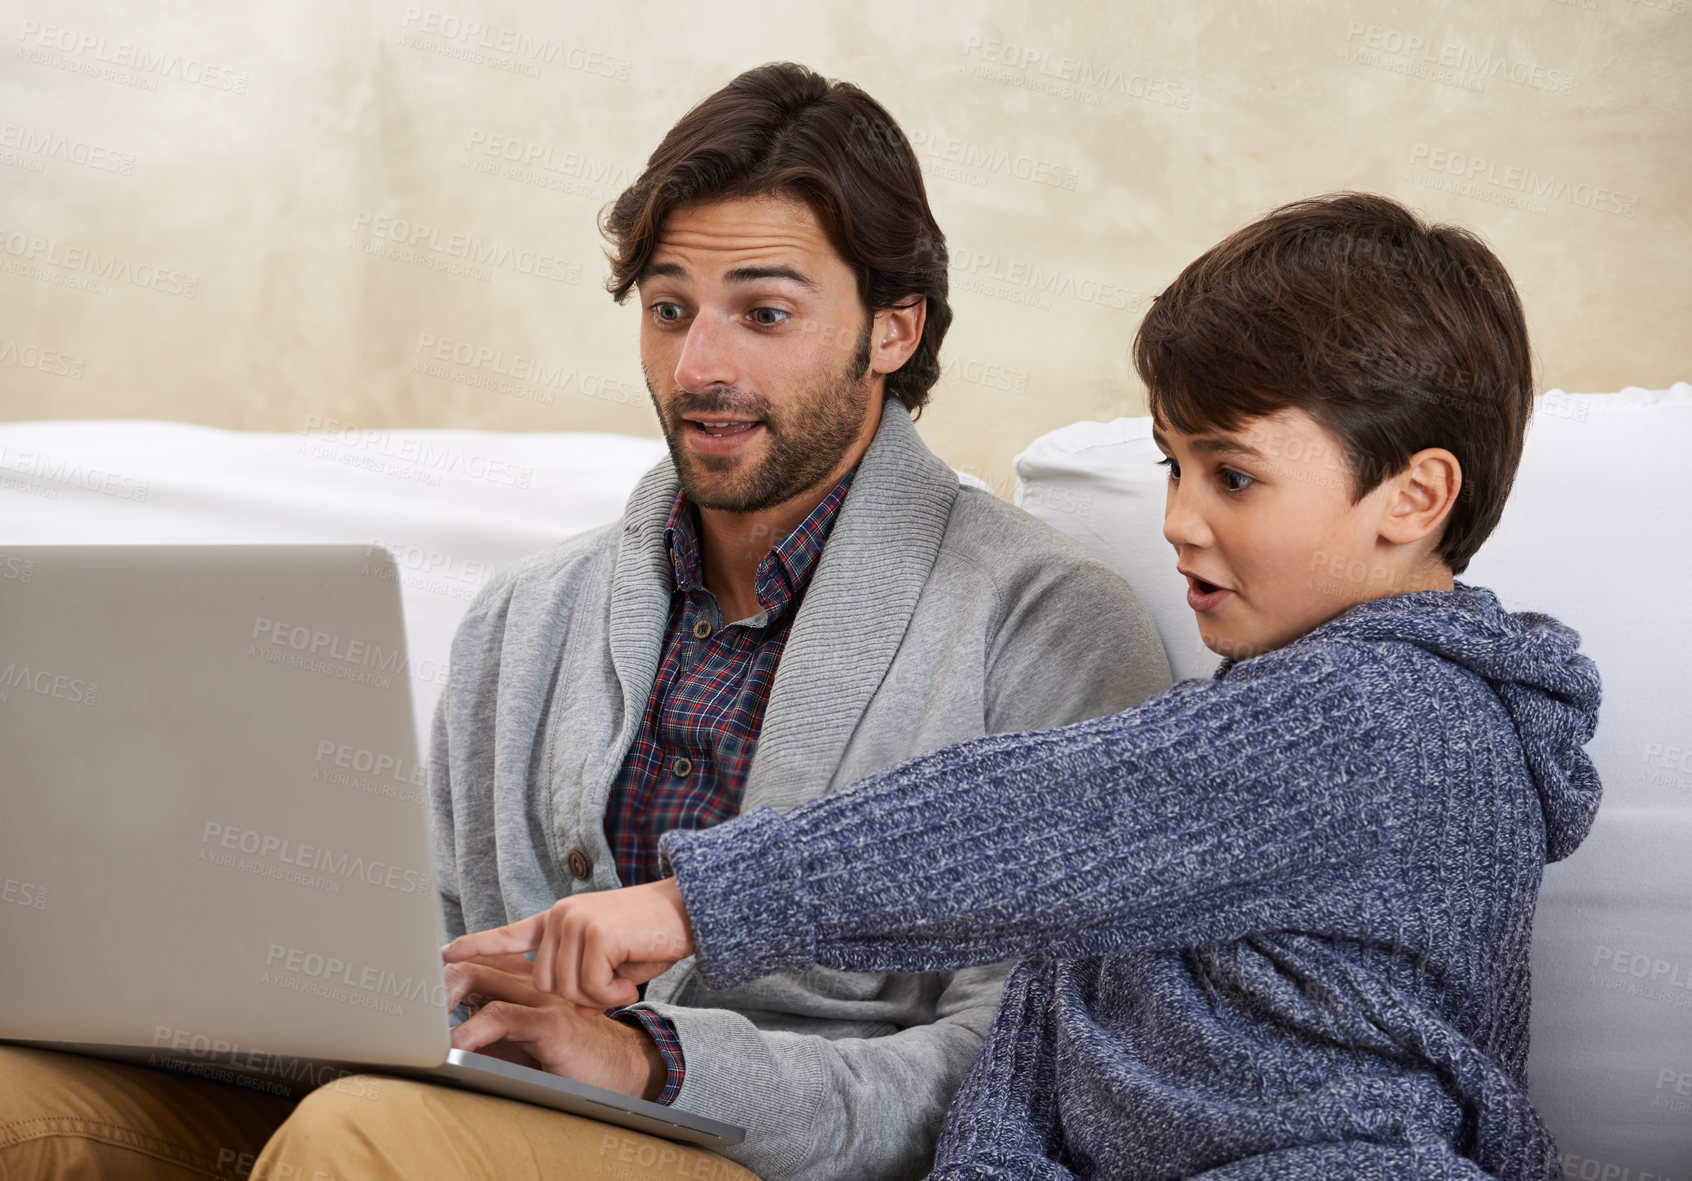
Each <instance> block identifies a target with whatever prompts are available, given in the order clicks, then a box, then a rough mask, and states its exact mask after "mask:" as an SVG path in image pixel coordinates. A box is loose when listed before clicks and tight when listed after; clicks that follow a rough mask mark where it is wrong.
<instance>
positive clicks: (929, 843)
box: [663, 649, 1412, 987]
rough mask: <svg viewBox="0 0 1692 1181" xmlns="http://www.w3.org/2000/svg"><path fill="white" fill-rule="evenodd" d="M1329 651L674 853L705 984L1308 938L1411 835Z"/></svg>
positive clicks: (921, 764)
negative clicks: (1281, 934)
mask: <svg viewBox="0 0 1692 1181" xmlns="http://www.w3.org/2000/svg"><path fill="white" fill-rule="evenodd" d="M1330 651H1331V650H1327V649H1317V650H1313V651H1307V652H1304V653H1285V652H1283V653H1278V654H1273V655H1272V656H1270V657H1266V658H1263V659H1262V662H1261V665H1260V667H1259V668H1256V669H1248V668H1247V667H1245V666H1242V667H1239V668H1237V669H1236V670H1235V673H1234V675H1232V676H1230V678H1229V679H1227V680H1222V681H1215V682H1197V681H1189V682H1184V683H1182V684H1180V685H1177V686H1176V687H1175V688H1174V689H1172V690H1170V691H1169V692H1168V693H1165V694H1162V695H1160V696H1158V697H1155V698H1152V699H1150V700H1148V701H1146V702H1144V703H1142V704H1141V705H1139V706H1137V707H1135V708H1133V709H1130V710H1127V711H1125V712H1123V713H1119V714H1113V715H1110V716H1108V717H1103V718H1097V719H1094V720H1092V721H1088V722H1082V723H1079V724H1077V725H1072V726H1066V727H1063V728H1060V729H1055V730H1044V731H1034V732H1029V733H1021V734H1002V735H992V736H989V737H986V738H980V739H974V740H971V741H969V742H963V743H959V744H957V745H954V746H950V747H946V748H943V749H941V750H938V751H935V752H933V753H931V754H928V755H924V756H922V757H920V758H917V759H913V760H911V761H909V762H907V763H903V764H901V765H899V766H897V767H893V768H890V769H889V770H887V771H885V772H882V773H880V774H877V775H875V776H871V777H870V778H869V779H866V780H864V781H863V782H862V783H861V784H859V785H857V786H856V787H855V788H854V789H852V790H849V791H844V792H840V793H838V794H836V795H832V796H828V797H825V798H824V799H821V800H817V801H814V802H812V803H809V804H806V805H804V806H802V807H799V808H796V809H794V810H793V811H791V812H788V813H786V814H785V815H778V814H776V813H775V812H772V811H769V810H765V809H759V810H758V811H755V812H751V813H748V814H746V815H744V816H742V817H740V818H738V819H736V820H733V821H729V822H727V823H724V824H721V825H718V826H717V827H715V828H711V829H707V830H704V831H700V832H685V833H684V832H672V833H670V834H668V835H667V836H665V837H664V838H663V847H664V850H665V853H666V855H667V857H668V858H669V861H670V863H671V864H672V865H673V867H674V869H675V871H676V875H677V879H678V883H679V885H680V888H681V892H682V896H683V899H684V901H685V903H686V905H687V909H688V913H689V915H690V917H691V919H692V923H693V930H694V938H695V943H696V945H697V948H698V964H699V969H700V972H701V975H702V977H703V978H704V979H705V980H706V981H707V982H708V983H710V984H712V985H713V986H715V987H726V986H729V985H732V984H734V983H738V982H741V981H745V980H749V979H754V978H757V977H759V976H763V975H768V974H770V973H773V972H797V971H804V970H806V969H808V968H809V967H811V966H812V965H813V964H821V965H824V966H828V967H835V968H842V969H846V970H851V971H883V972H911V971H923V970H933V969H941V968H954V967H962V966H965V965H969V964H979V963H990V962H993V961H997V960H1002V959H1007V958H1011V957H1025V956H1031V955H1043V954H1055V955H1064V956H1090V955H1103V954H1110V953H1113V952H1117V951H1122V950H1126V949H1129V948H1132V947H1146V946H1190V945H1195V944H1199V943H1204V942H1209V941H1212V940H1218V939H1226V938H1237V937H1239V936H1240V935H1242V934H1244V933H1246V932H1247V931H1250V930H1254V929H1262V928H1263V927H1264V926H1266V925H1273V926H1280V925H1283V924H1284V923H1286V922H1288V921H1293V920H1294V919H1295V917H1296V915H1297V914H1298V913H1299V910H1300V908H1301V907H1303V906H1305V905H1307V904H1308V903H1309V902H1310V901H1311V900H1312V899H1313V898H1315V897H1316V896H1318V895H1320V894H1322V893H1324V892H1331V891H1333V890H1334V889H1336V888H1339V889H1346V888H1355V887H1356V886H1357V885H1360V884H1361V883H1362V881H1363V880H1364V879H1365V878H1368V877H1370V876H1372V875H1375V874H1379V873H1381V872H1383V870H1384V869H1385V868H1387V865H1388V863H1390V862H1393V860H1394V858H1395V857H1396V856H1398V855H1400V853H1399V852H1395V851H1401V850H1402V848H1403V846H1404V845H1405V844H1407V843H1408V841H1409V834H1408V833H1407V832H1406V831H1405V826H1407V825H1409V824H1410V823H1412V818H1411V817H1410V816H1408V815H1407V814H1406V813H1407V809H1406V808H1405V806H1404V804H1403V800H1404V797H1405V795H1406V794H1407V793H1405V792H1404V790H1403V787H1402V786H1401V783H1402V778H1401V777H1400V776H1396V775H1394V774H1393V771H1392V768H1391V767H1390V765H1389V759H1388V757H1387V752H1388V751H1389V750H1391V749H1392V743H1391V741H1390V735H1387V734H1384V733H1383V727H1382V725H1381V724H1380V723H1379V722H1377V721H1376V720H1375V710H1374V709H1373V708H1372V707H1371V703H1370V700H1369V699H1368V695H1367V692H1366V685H1365V684H1364V682H1365V680H1367V678H1366V677H1364V676H1362V675H1361V674H1360V671H1359V669H1358V668H1356V667H1355V666H1352V667H1340V666H1338V665H1337V664H1336V662H1335V661H1334V660H1333V658H1332V656H1331V655H1330V654H1329V652H1330ZM1360 659H1364V660H1367V659H1368V657H1366V656H1365V657H1360ZM1253 663H1254V664H1256V663H1258V662H1253ZM1376 688H1377V690H1378V691H1384V690H1385V686H1384V685H1381V686H1377V687H1376ZM1399 741H1400V742H1402V738H1400V740H1399Z"/></svg>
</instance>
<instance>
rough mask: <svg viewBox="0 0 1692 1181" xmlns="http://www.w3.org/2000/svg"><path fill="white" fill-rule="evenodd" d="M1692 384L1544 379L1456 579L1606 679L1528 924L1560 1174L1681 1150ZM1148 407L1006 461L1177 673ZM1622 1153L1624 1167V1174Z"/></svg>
mask: <svg viewBox="0 0 1692 1181" xmlns="http://www.w3.org/2000/svg"><path fill="white" fill-rule="evenodd" d="M1689 445H1692V385H1687V384H1685V383H1681V384H1677V385H1675V386H1674V387H1673V388H1672V389H1669V390H1661V391H1649V390H1643V389H1636V388H1629V389H1626V390H1623V391H1621V392H1620V393H1614V394H1596V395H1594V394H1576V395H1570V394H1565V393H1562V392H1561V391H1552V392H1551V393H1549V394H1547V395H1546V396H1545V397H1544V398H1542V399H1541V400H1540V402H1539V404H1538V406H1537V408H1536V412H1535V415H1534V419H1533V423H1532V425H1531V427H1530V429H1529V433H1528V440H1527V448H1526V451H1525V454H1524V455H1523V458H1522V465H1521V470H1520V472H1519V474H1518V476H1517V479H1516V485H1515V489H1514V491H1513V492H1512V494H1511V497H1510V501H1509V504H1508V505H1507V507H1506V508H1505V512H1504V518H1503V521H1502V522H1501V523H1500V525H1499V528H1498V530H1497V531H1496V532H1495V533H1494V534H1493V536H1492V537H1491V538H1490V539H1489V540H1488V541H1487V543H1486V544H1485V545H1484V546H1482V548H1481V550H1480V552H1479V554H1478V555H1477V556H1476V557H1475V559H1474V561H1473V563H1472V564H1471V565H1470V567H1469V569H1468V571H1467V572H1465V573H1464V574H1463V575H1462V580H1463V581H1464V582H1468V583H1471V584H1474V585H1479V586H1486V587H1490V588H1492V589H1493V590H1494V591H1496V592H1497V593H1498V596H1499V598H1500V599H1501V600H1502V601H1503V602H1504V603H1505V605H1506V606H1508V607H1510V608H1511V609H1512V610H1524V609H1533V610H1540V611H1544V612H1546V613H1547V614H1550V615H1553V616H1555V617H1556V618H1558V619H1561V620H1562V621H1563V622H1565V623H1567V624H1569V625H1570V626H1571V627H1574V628H1575V629H1576V630H1578V631H1579V632H1580V633H1581V638H1582V646H1583V649H1584V651H1585V652H1586V653H1587V654H1588V655H1590V656H1591V657H1592V658H1593V660H1595V661H1596V662H1597V664H1598V671H1599V674H1600V675H1601V676H1602V678H1603V683H1604V699H1603V705H1602V706H1601V708H1600V711H1599V723H1598V733H1597V735H1596V737H1595V738H1594V739H1593V742H1592V744H1591V746H1590V748H1589V749H1590V752H1591V754H1592V756H1593V758H1594V760H1595V761H1596V763H1597V765H1598V769H1599V772H1600V774H1601V776H1602V778H1603V782H1604V801H1603V804H1602V806H1601V807H1600V809H1599V814H1598V822H1597V824H1596V825H1595V827H1594V829H1593V832H1592V835H1591V837H1589V838H1588V840H1587V841H1586V843H1585V844H1584V845H1583V846H1582V847H1581V848H1580V850H1579V851H1577V852H1576V853H1575V855H1574V856H1572V857H1570V858H1569V859H1568V860H1567V861H1565V862H1561V863H1559V864H1557V865H1554V866H1551V867H1549V868H1548V869H1547V870H1546V874H1545V885H1544V888H1543V890H1542V892H1541V894H1540V905H1539V914H1538V918H1537V921H1536V924H1535V931H1534V961H1533V1030H1532V1038H1533V1043H1532V1045H1533V1048H1532V1053H1531V1056H1530V1058H1529V1065H1528V1074H1529V1082H1530V1085H1531V1087H1532V1090H1533V1095H1534V1099H1535V1102H1536V1103H1537V1105H1538V1107H1539V1109H1540V1112H1541V1114H1542V1115H1543V1116H1544V1117H1545V1120H1546V1122H1547V1123H1548V1124H1549V1125H1550V1126H1551V1128H1552V1130H1553V1132H1555V1133H1556V1135H1557V1138H1558V1141H1559V1144H1560V1145H1561V1147H1562V1150H1563V1152H1564V1158H1565V1159H1564V1166H1565V1172H1566V1175H1567V1176H1569V1177H1571V1178H1574V1177H1578V1178H1593V1179H1598V1178H1604V1179H1609V1181H1621V1179H1623V1178H1627V1177H1632V1178H1636V1179H1637V1178H1642V1177H1651V1176H1657V1177H1662V1178H1668V1177H1683V1176H1686V1175H1687V1168H1688V1167H1689V1165H1692V690H1689V689H1688V686H1687V676H1688V670H1689V669H1692V481H1689V480H1688V479H1687V477H1686V475H1685V464H1686V459H1685V456H1686V452H1687V448H1688V446H1689ZM1159 458H1161V456H1160V455H1159V453H1158V451H1157V449H1156V447H1154V446H1153V445H1152V442H1151V424H1150V420H1149V419H1146V418H1132V419H1127V418H1124V419H1117V420H1116V421H1115V422H1108V423H1076V424H1075V425H1073V426H1067V427H1064V428H1062V429H1060V430H1056V431H1053V432H1052V433H1050V434H1048V435H1045V436H1043V437H1041V438H1039V439H1037V440H1035V441H1034V443H1033V444H1031V445H1030V446H1029V448H1028V450H1027V451H1025V452H1024V453H1023V454H1022V455H1021V456H1019V457H1018V458H1017V476H1018V485H1017V500H1018V503H1020V504H1021V505H1023V507H1025V508H1027V509H1028V510H1029V511H1030V512H1032V513H1034V514H1035V515H1036V516H1038V517H1041V518H1042V519H1044V520H1046V521H1048V522H1050V523H1051V524H1052V525H1054V526H1056V527H1057V528H1059V529H1061V530H1063V531H1064V532H1065V533H1068V534H1070V535H1071V536H1073V537H1075V538H1077V539H1078V540H1080V541H1081V542H1082V543H1083V544H1084V545H1086V546H1087V547H1088V548H1090V549H1092V550H1093V551H1094V552H1095V553H1096V554H1097V555H1098V556H1099V557H1101V558H1102V559H1103V560H1105V561H1106V562H1108V563H1110V565H1111V566H1113V567H1114V568H1115V569H1116V570H1118V571H1119V572H1120V573H1122V574H1123V575H1124V576H1125V577H1126V578H1127V579H1128V581H1129V582H1130V583H1131V584H1132V585H1133V586H1134V589H1135V590H1136V591H1137V592H1138V593H1139V595H1140V597H1141V598H1142V600H1143V601H1144V602H1145V603H1146V605H1147V608H1148V610H1150V612H1151V614H1152V616H1153V618H1154V619H1155V620H1156V621H1157V625H1158V629H1159V631H1160V632H1161V633H1162V635H1163V640H1164V647H1165V648H1166V649H1167V650H1168V652H1169V658H1170V663H1171V664H1172V665H1173V666H1174V668H1175V673H1176V676H1177V677H1192V676H1206V675H1208V674H1209V673H1210V672H1211V671H1212V670H1213V669H1214V668H1215V666H1216V664H1217V658H1216V657H1215V656H1214V655H1213V654H1211V653H1209V652H1208V651H1206V650H1205V648H1204V647H1203V645H1202V644H1201V643H1200V642H1199V639H1198V629H1197V626H1196V625H1195V623H1194V620H1193V613H1192V611H1191V610H1189V609H1188V607H1187V605H1186V582H1185V580H1184V579H1183V578H1182V577H1181V576H1180V575H1178V574H1176V573H1175V558H1174V551H1173V550H1172V549H1171V547H1170V546H1169V545H1168V543H1167V542H1165V541H1164V540H1163V535H1162V532H1161V530H1162V524H1163V499H1164V485H1165V472H1164V469H1162V468H1160V467H1157V466H1156V461H1157V460H1158V459H1159ZM1624 1170H1631V1172H1627V1171H1624Z"/></svg>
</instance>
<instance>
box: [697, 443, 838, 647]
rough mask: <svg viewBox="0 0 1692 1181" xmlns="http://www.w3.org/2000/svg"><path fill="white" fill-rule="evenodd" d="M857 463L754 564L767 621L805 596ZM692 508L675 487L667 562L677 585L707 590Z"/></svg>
mask: <svg viewBox="0 0 1692 1181" xmlns="http://www.w3.org/2000/svg"><path fill="white" fill-rule="evenodd" d="M857 474H858V469H857V468H856V467H854V468H852V470H851V471H849V472H847V473H846V474H845V475H844V476H842V477H841V478H840V482H839V483H838V484H836V485H835V486H834V489H833V490H832V491H831V492H829V494H828V495H827V496H825V497H823V498H822V501H821V502H820V503H819V504H818V505H817V507H816V508H814V509H812V510H811V511H810V512H809V513H808V514H806V516H805V519H804V520H803V521H800V522H799V524H797V525H795V526H794V527H793V531H792V532H790V533H789V534H788V535H787V536H786V537H784V538H782V539H781V540H780V541H778V542H777V543H776V544H775V545H773V546H771V547H770V550H769V552H768V553H766V554H765V555H764V557H763V560H761V561H760V562H759V563H758V572H757V574H756V575H755V576H754V580H753V589H754V591H755V592H756V594H757V596H758V604H759V606H761V607H763V608H764V611H765V612H766V613H767V616H768V619H767V622H769V623H774V622H776V621H777V620H778V619H780V618H781V617H782V616H783V615H784V614H786V612H787V610H788V608H789V606H790V605H791V604H792V603H793V602H794V601H795V600H797V599H798V598H799V596H800V595H802V594H804V592H805V586H806V584H807V583H809V582H810V578H811V572H812V570H814V569H815V567H816V564H817V559H818V558H820V557H821V556H822V551H823V545H824V544H825V543H826V542H827V541H828V534H829V531H830V530H831V529H832V528H833V527H834V521H835V518H836V517H837V516H839V514H840V505H841V503H842V502H843V501H844V500H845V499H846V493H847V492H849V491H850V490H851V488H852V477H854V476H856V475H857ZM695 519H696V517H695V512H694V509H693V505H692V502H690V501H689V500H688V499H687V493H686V492H683V491H681V490H679V489H678V490H677V492H676V499H675V503H674V504H673V505H672V506H671V507H670V516H669V519H668V520H666V521H665V522H664V541H665V543H666V544H667V545H668V546H669V550H670V566H671V568H672V569H673V570H674V571H675V576H676V589H677V590H679V591H682V592H683V593H687V592H690V591H694V590H703V589H704V588H705V571H704V565H703V562H702V560H701V558H700V553H699V532H698V525H697V524H696V523H695Z"/></svg>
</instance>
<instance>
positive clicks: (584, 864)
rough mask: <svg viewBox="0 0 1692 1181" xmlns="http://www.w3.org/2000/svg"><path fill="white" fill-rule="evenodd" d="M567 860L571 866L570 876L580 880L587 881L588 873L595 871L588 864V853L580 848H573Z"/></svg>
mask: <svg viewBox="0 0 1692 1181" xmlns="http://www.w3.org/2000/svg"><path fill="white" fill-rule="evenodd" d="M566 861H567V862H568V863H569V866H570V876H571V877H573V878H575V879H576V880H577V881H578V882H585V881H587V879H588V874H590V873H592V872H593V867H592V866H590V865H589V864H588V859H587V857H586V855H585V854H583V852H582V851H581V850H580V849H571V850H570V856H569V857H568V858H566Z"/></svg>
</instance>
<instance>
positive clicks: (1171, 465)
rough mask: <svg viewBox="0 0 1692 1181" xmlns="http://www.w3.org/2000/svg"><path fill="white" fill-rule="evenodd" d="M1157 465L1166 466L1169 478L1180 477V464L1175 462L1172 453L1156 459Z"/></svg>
mask: <svg viewBox="0 0 1692 1181" xmlns="http://www.w3.org/2000/svg"><path fill="white" fill-rule="evenodd" d="M1157 466H1158V467H1166V468H1168V469H1169V478H1170V479H1171V480H1179V479H1180V478H1181V465H1180V464H1178V463H1176V462H1175V457H1174V456H1173V455H1165V456H1164V457H1163V458H1162V459H1160V460H1158V461H1157Z"/></svg>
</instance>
